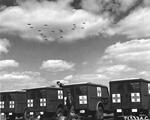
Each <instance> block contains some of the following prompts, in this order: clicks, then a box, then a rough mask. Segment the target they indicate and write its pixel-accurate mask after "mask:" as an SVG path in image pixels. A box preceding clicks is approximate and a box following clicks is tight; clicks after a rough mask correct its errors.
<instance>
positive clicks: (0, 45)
mask: <svg viewBox="0 0 150 120" xmlns="http://www.w3.org/2000/svg"><path fill="white" fill-rule="evenodd" d="M8 47H10V42H9V40H7V39H2V38H0V54H1V53H7V52H8Z"/></svg>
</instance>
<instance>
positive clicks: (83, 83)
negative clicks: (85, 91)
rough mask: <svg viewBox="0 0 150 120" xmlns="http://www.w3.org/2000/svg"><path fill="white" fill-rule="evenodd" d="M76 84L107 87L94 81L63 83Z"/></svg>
mask: <svg viewBox="0 0 150 120" xmlns="http://www.w3.org/2000/svg"><path fill="white" fill-rule="evenodd" d="M76 85H88V86H101V87H107V86H105V85H102V84H96V83H91V82H80V83H69V84H65V85H64V87H65V86H76Z"/></svg>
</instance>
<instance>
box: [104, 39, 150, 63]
mask: <svg viewBox="0 0 150 120" xmlns="http://www.w3.org/2000/svg"><path fill="white" fill-rule="evenodd" d="M149 45H150V39H140V40H131V41H127V42H124V43H119V42H118V43H116V44H114V45H111V46H109V47H108V48H107V49H106V50H105V55H104V56H103V57H102V59H101V60H104V61H105V60H107V61H110V62H111V61H113V62H115V61H116V62H121V63H135V62H136V63H137V64H143V65H144V64H150V62H149V60H150V47H149Z"/></svg>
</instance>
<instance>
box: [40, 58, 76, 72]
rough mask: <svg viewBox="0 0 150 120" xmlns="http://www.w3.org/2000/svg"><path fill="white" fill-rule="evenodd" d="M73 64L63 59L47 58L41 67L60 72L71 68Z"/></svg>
mask: <svg viewBox="0 0 150 120" xmlns="http://www.w3.org/2000/svg"><path fill="white" fill-rule="evenodd" d="M74 66H75V64H74V63H71V62H66V61H64V60H47V61H43V63H42V65H41V69H45V70H47V71H50V72H61V71H65V70H73V68H74Z"/></svg>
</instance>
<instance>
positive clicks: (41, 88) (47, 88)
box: [25, 87, 61, 91]
mask: <svg viewBox="0 0 150 120" xmlns="http://www.w3.org/2000/svg"><path fill="white" fill-rule="evenodd" d="M43 89H46V90H49V89H61V88H59V87H40V88H29V89H25V90H26V91H28V90H43Z"/></svg>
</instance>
